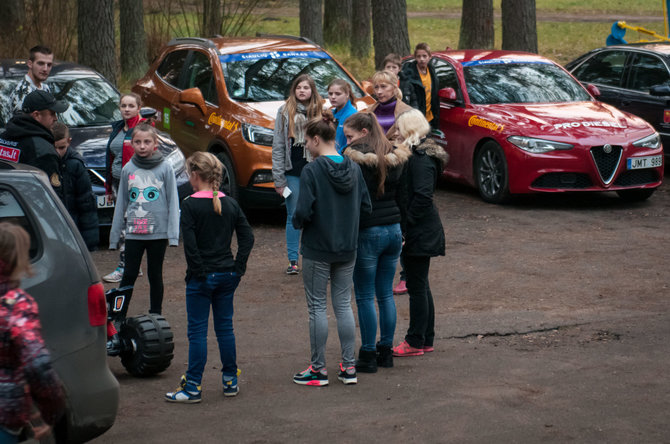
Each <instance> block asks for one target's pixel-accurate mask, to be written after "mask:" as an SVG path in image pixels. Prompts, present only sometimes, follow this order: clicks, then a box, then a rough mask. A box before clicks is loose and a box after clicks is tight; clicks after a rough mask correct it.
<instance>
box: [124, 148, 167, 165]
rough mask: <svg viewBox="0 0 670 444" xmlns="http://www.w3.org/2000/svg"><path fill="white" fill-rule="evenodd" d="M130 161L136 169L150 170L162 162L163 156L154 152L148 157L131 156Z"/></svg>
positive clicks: (158, 152)
mask: <svg viewBox="0 0 670 444" xmlns="http://www.w3.org/2000/svg"><path fill="white" fill-rule="evenodd" d="M131 160H132V161H133V163H134V164H135V165H136V166H137V167H138V168H142V169H144V170H150V169H152V168H153V167H155V166H156V165H158V164H159V163H161V162H162V161H163V154H162V153H161V152H160V151H158V150H156V151H154V152H153V153H151V156H149V157H140V156H133V157H132V159H131Z"/></svg>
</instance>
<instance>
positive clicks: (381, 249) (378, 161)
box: [344, 113, 410, 373]
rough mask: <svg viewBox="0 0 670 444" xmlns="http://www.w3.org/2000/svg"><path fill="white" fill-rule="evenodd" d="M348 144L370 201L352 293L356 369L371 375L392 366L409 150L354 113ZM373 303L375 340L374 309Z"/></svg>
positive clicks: (368, 118) (346, 126) (370, 117)
mask: <svg viewBox="0 0 670 444" xmlns="http://www.w3.org/2000/svg"><path fill="white" fill-rule="evenodd" d="M344 133H345V134H346V135H347V140H348V141H349V146H348V147H347V148H346V150H345V152H344V154H345V155H346V156H348V157H349V158H350V159H351V160H353V161H354V162H356V163H357V164H358V165H359V166H360V168H361V171H362V172H363V178H364V179H365V184H366V186H367V189H368V193H369V194H370V200H371V201H372V213H371V214H363V213H362V214H361V221H360V232H359V233H358V252H357V254H356V266H355V268H354V292H355V294H356V306H357V307H358V323H359V325H360V328H361V349H360V351H359V353H358V360H357V361H356V370H357V371H360V372H364V373H374V372H376V371H377V366H378V365H379V366H381V367H393V355H392V353H391V348H392V347H393V335H394V333H395V325H396V307H395V301H394V300H393V277H394V276H395V269H396V264H397V263H398V257H399V256H400V250H401V249H402V232H401V229H400V221H401V210H404V208H405V205H406V202H405V200H406V197H407V192H406V183H405V180H404V178H405V174H404V171H405V166H406V165H407V160H408V159H409V156H410V151H409V149H408V148H407V147H406V146H404V145H400V146H398V147H397V148H394V147H393V145H391V143H390V142H389V141H388V140H387V139H386V137H385V136H384V134H383V133H382V129H381V127H380V126H379V123H377V119H375V116H374V115H372V114H370V113H358V114H355V115H353V116H351V117H349V119H347V121H346V122H345V123H344ZM375 299H376V300H377V305H378V306H379V332H380V338H379V342H377V343H376V344H375V340H376V337H377V310H376V309H375Z"/></svg>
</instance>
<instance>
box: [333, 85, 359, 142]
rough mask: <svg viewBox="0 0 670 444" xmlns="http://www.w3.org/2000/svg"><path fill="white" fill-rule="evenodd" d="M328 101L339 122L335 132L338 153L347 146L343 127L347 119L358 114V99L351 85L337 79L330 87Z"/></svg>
mask: <svg viewBox="0 0 670 444" xmlns="http://www.w3.org/2000/svg"><path fill="white" fill-rule="evenodd" d="M328 100H330V104H331V105H332V106H333V110H332V111H333V116H334V117H335V120H336V121H337V131H336V132H335V148H336V149H337V152H338V153H342V150H343V149H344V147H345V146H347V138H346V137H345V136H344V131H343V130H342V127H343V126H344V121H345V120H347V118H348V117H349V116H350V115H352V114H355V113H356V107H354V105H353V103H356V97H355V96H354V92H353V91H352V90H351V85H349V83H347V82H346V81H345V80H342V79H335V80H333V81H332V82H330V85H328Z"/></svg>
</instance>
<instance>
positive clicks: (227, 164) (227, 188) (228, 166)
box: [216, 152, 239, 200]
mask: <svg viewBox="0 0 670 444" xmlns="http://www.w3.org/2000/svg"><path fill="white" fill-rule="evenodd" d="M216 158H217V159H219V160H220V161H221V163H222V164H223V175H222V177H221V186H220V187H219V190H221V191H223V192H224V193H226V194H227V195H228V196H230V197H232V198H233V199H235V200H238V197H239V193H238V191H237V176H235V169H234V168H233V162H232V161H231V160H230V156H228V154H226V153H223V152H221V153H216Z"/></svg>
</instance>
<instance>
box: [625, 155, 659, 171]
mask: <svg viewBox="0 0 670 444" xmlns="http://www.w3.org/2000/svg"><path fill="white" fill-rule="evenodd" d="M661 165H663V156H662V155H658V156H647V157H629V158H628V169H629V170H641V169H643V168H656V167H660V166H661Z"/></svg>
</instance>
